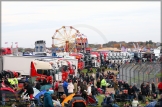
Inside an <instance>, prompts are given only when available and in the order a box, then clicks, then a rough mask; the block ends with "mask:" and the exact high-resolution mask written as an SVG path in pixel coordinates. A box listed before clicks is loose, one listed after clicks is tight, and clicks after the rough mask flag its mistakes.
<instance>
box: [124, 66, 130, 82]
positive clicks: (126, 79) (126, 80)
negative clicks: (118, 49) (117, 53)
mask: <svg viewBox="0 0 162 107" xmlns="http://www.w3.org/2000/svg"><path fill="white" fill-rule="evenodd" d="M128 65H129V64H128ZM129 67H130V66H128V67H127V68H126V69H125V71H126V81H127V76H128V75H127V69H128V68H129Z"/></svg>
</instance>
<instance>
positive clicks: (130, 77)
mask: <svg viewBox="0 0 162 107" xmlns="http://www.w3.org/2000/svg"><path fill="white" fill-rule="evenodd" d="M135 66H136V65H133V67H132V68H131V69H130V72H129V76H130V83H131V82H132V80H131V78H132V77H131V70H132V69H133V68H134V67H135Z"/></svg>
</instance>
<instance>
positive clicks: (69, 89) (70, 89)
mask: <svg viewBox="0 0 162 107" xmlns="http://www.w3.org/2000/svg"><path fill="white" fill-rule="evenodd" d="M67 89H68V95H70V94H72V93H73V92H74V85H73V83H72V80H70V81H69V84H68V86H67Z"/></svg>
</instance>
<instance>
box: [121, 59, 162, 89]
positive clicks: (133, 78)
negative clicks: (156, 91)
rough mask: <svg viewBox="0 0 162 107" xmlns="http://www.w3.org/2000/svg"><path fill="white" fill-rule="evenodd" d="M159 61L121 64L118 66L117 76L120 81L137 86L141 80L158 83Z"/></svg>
mask: <svg viewBox="0 0 162 107" xmlns="http://www.w3.org/2000/svg"><path fill="white" fill-rule="evenodd" d="M160 71H161V63H158V62H145V63H142V62H139V63H128V64H123V65H122V66H120V68H119V78H120V80H122V81H125V82H128V83H129V84H131V85H133V84H134V83H136V84H137V86H138V87H140V85H141V84H142V83H143V82H154V83H155V84H158V82H159V81H160V77H161V76H160V75H161V74H160Z"/></svg>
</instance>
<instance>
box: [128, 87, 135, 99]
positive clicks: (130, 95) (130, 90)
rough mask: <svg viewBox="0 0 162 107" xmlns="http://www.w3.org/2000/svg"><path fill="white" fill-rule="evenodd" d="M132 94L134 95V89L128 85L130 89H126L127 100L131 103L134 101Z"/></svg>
mask: <svg viewBox="0 0 162 107" xmlns="http://www.w3.org/2000/svg"><path fill="white" fill-rule="evenodd" d="M134 94H135V91H134V89H133V88H132V86H131V85H130V87H129V89H128V95H129V99H130V100H131V101H133V99H134Z"/></svg>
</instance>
